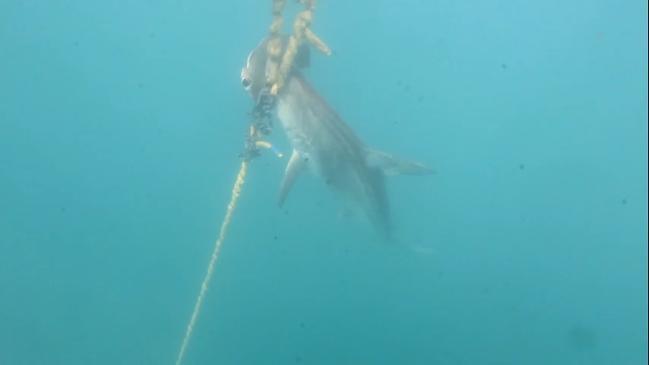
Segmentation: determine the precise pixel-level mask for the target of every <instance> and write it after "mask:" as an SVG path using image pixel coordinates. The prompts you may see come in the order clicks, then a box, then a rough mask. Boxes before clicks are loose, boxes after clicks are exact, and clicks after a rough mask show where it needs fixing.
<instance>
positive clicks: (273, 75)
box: [176, 0, 331, 365]
mask: <svg viewBox="0 0 649 365" xmlns="http://www.w3.org/2000/svg"><path fill="white" fill-rule="evenodd" d="M299 2H300V3H302V4H303V5H304V10H303V11H302V12H300V13H299V14H298V15H297V17H296V19H295V22H294V24H293V33H292V34H291V36H290V37H289V41H288V44H287V46H286V49H285V50H284V52H283V53H282V45H281V38H280V35H279V33H280V30H281V27H282V23H283V18H282V12H283V11H284V6H285V5H286V0H273V11H272V14H273V22H272V24H271V26H270V29H269V33H270V37H271V39H270V41H269V42H268V46H267V51H268V61H267V62H268V71H267V75H266V83H267V85H268V86H270V92H271V95H277V93H278V92H279V90H280V89H281V88H282V86H283V85H284V82H285V79H286V77H287V76H288V74H289V71H290V69H291V67H292V66H293V61H294V60H295V55H296V54H297V50H298V47H299V46H300V45H301V44H302V42H303V41H304V40H306V41H307V42H309V43H311V44H312V45H313V46H315V47H316V48H317V49H319V50H320V51H321V52H323V53H325V54H326V55H330V54H331V50H330V49H329V47H328V46H327V45H326V44H325V43H324V42H323V41H322V40H321V39H320V38H318V36H317V35H315V33H313V31H311V29H310V28H309V27H310V26H311V22H312V19H313V12H314V10H315V3H316V0H299ZM250 138H251V140H252V141H254V145H255V147H256V148H267V149H272V145H271V144H270V143H268V142H267V141H263V140H261V134H260V132H259V131H258V130H257V129H256V128H255V127H254V126H252V127H251V129H250ZM276 154H277V156H278V157H282V154H281V153H278V152H276ZM249 163H250V160H249V159H248V158H244V159H243V160H242V162H241V167H240V168H239V173H238V174H237V179H236V181H235V183H234V186H233V187H232V195H231V197H230V203H229V204H228V208H227V210H226V213H225V217H224V218H223V222H222V223H221V230H220V231H219V237H218V238H217V239H216V242H214V249H213V250H212V256H211V258H210V262H209V264H208V266H207V272H206V273H205V277H204V278H203V282H202V283H201V289H200V292H199V293H198V297H197V298H196V303H195V304H194V311H193V312H192V315H191V317H190V319H189V323H188V324H187V329H186V330H185V337H183V341H182V343H181V345H180V350H179V351H178V357H177V358H176V365H181V364H182V361H183V358H184V357H185V353H186V352H187V346H188V345H189V340H190V338H191V336H192V332H193V331H194V327H195V326H196V321H197V320H198V315H199V314H200V311H201V307H202V306H203V301H204V300H205V295H206V293H207V288H208V287H209V284H210V280H211V278H212V273H213V272H214V267H215V266H216V262H217V261H218V259H219V255H220V253H221V246H222V245H223V241H224V240H225V235H226V233H227V230H228V227H229V226H230V222H232V216H233V214H234V210H235V208H236V207H237V202H238V201H239V196H240V195H241V189H242V188H243V184H244V182H245V178H246V174H247V173H248V164H249Z"/></svg>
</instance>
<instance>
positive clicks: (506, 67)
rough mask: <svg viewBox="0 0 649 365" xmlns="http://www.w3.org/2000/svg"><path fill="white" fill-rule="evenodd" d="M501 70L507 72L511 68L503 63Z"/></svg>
mask: <svg viewBox="0 0 649 365" xmlns="http://www.w3.org/2000/svg"><path fill="white" fill-rule="evenodd" d="M500 68H501V69H503V70H507V69H508V68H509V66H508V65H507V64H506V63H501V64H500Z"/></svg>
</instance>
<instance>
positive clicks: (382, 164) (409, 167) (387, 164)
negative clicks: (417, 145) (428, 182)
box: [366, 148, 435, 176]
mask: <svg viewBox="0 0 649 365" xmlns="http://www.w3.org/2000/svg"><path fill="white" fill-rule="evenodd" d="M366 158H367V163H368V165H370V166H373V167H377V168H379V169H380V170H381V171H383V174H384V175H386V176H395V175H430V174H433V173H435V171H433V169H431V168H430V167H428V166H426V165H424V164H421V163H419V162H413V161H405V160H401V159H398V158H396V157H394V156H392V155H390V154H387V153H385V152H382V151H377V150H374V149H370V148H368V149H366Z"/></svg>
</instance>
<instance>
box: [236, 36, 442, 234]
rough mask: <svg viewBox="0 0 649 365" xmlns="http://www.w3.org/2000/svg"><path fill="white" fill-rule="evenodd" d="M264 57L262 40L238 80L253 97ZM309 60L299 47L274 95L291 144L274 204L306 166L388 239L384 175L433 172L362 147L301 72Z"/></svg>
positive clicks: (262, 76) (262, 73)
mask: <svg viewBox="0 0 649 365" xmlns="http://www.w3.org/2000/svg"><path fill="white" fill-rule="evenodd" d="M266 60H267V53H266V41H262V43H261V44H260V45H259V46H257V48H255V49H254V50H253V51H252V52H251V53H250V55H249V56H248V59H247V61H246V65H245V66H244V68H243V69H242V71H241V78H242V84H243V86H244V87H245V88H246V89H247V90H248V91H249V92H250V94H251V96H252V97H253V98H254V99H255V100H256V99H257V98H258V96H259V93H260V92H261V90H262V88H263V87H264V86H265V83H266ZM308 62H309V54H308V48H306V47H302V48H301V49H300V51H299V53H298V56H297V59H296V63H295V66H294V68H293V70H292V71H291V73H290V74H289V76H288V77H287V79H286V81H285V85H284V87H283V88H282V89H281V90H280V92H279V94H278V95H277V99H276V103H277V104H276V105H277V117H278V119H279V121H280V123H281V125H282V129H283V130H284V131H285V133H286V136H287V137H288V140H289V142H290V143H291V146H292V148H293V151H292V153H291V157H290V159H289V161H288V164H287V166H286V170H285V173H284V178H283V180H282V183H281V185H280V189H279V198H278V200H279V205H280V206H281V205H282V204H284V202H285V200H286V198H287V196H288V193H289V192H290V190H291V187H292V186H293V184H294V183H295V181H296V179H297V178H298V176H299V175H301V174H302V172H303V171H304V170H307V169H308V170H310V171H311V172H313V173H315V175H317V176H318V177H320V178H321V179H322V180H323V181H324V182H325V184H326V185H327V186H329V187H330V188H331V189H333V190H334V191H335V192H336V193H338V194H339V195H341V196H342V197H343V198H344V199H345V200H347V201H352V202H354V203H355V204H356V205H357V206H358V207H360V208H361V209H362V210H363V211H364V212H365V214H366V215H367V217H368V218H369V220H370V221H371V222H372V223H373V225H374V226H375V227H376V228H377V229H378V231H379V232H380V233H381V234H382V235H383V236H384V237H386V238H389V237H390V235H391V220H390V206H389V201H388V197H387V193H386V189H385V177H386V176H389V175H398V174H410V175H424V174H429V173H431V172H432V171H431V170H430V169H429V168H427V167H425V166H424V165H422V164H419V163H416V162H408V161H403V160H399V159H397V158H395V157H393V156H391V155H389V154H387V153H384V152H380V151H377V150H374V149H372V148H369V147H367V146H366V145H365V144H364V143H363V142H362V141H361V140H360V139H359V138H358V137H357V135H356V134H355V133H354V131H353V130H352V129H351V127H349V125H347V124H346V123H345V122H344V121H343V120H342V119H341V118H340V116H339V115H338V114H337V113H336V111H335V110H334V109H333V108H332V107H330V106H329V105H328V103H327V102H326V101H325V100H324V99H323V98H322V97H321V96H320V95H319V94H318V93H317V92H316V91H315V90H314V89H313V87H312V86H311V85H310V84H309V82H308V81H307V80H306V78H305V77H304V75H303V74H302V73H301V72H300V68H304V67H306V66H308Z"/></svg>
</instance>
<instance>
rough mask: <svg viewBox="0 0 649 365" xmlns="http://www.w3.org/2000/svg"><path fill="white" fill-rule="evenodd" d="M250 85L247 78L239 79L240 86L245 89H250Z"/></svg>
mask: <svg viewBox="0 0 649 365" xmlns="http://www.w3.org/2000/svg"><path fill="white" fill-rule="evenodd" d="M250 84H251V82H250V79H249V78H247V77H243V78H242V79H241V85H242V86H243V87H244V88H245V89H247V88H249V87H250Z"/></svg>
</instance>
